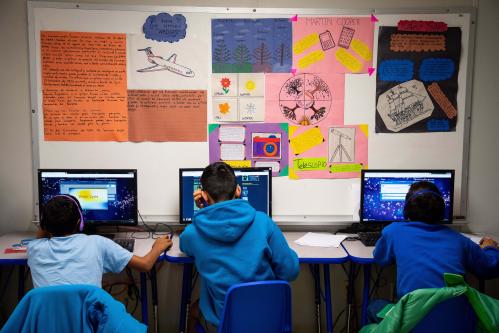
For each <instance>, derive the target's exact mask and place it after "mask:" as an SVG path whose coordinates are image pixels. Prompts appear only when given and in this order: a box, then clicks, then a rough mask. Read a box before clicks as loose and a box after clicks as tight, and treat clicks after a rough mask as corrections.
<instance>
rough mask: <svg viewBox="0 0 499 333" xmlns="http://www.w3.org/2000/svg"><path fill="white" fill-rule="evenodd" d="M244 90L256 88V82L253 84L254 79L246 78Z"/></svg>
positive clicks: (249, 90)
mask: <svg viewBox="0 0 499 333" xmlns="http://www.w3.org/2000/svg"><path fill="white" fill-rule="evenodd" d="M245 88H246V90H248V92H251V91H252V90H255V88H256V84H255V81H253V80H248V81H246V87H245Z"/></svg>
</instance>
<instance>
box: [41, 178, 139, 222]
mask: <svg viewBox="0 0 499 333" xmlns="http://www.w3.org/2000/svg"><path fill="white" fill-rule="evenodd" d="M38 194H39V206H40V215H41V212H42V208H43V205H44V204H45V203H46V202H47V201H49V200H50V199H51V198H52V197H54V196H56V195H61V194H69V195H72V196H74V197H75V198H77V199H78V201H79V203H80V205H81V208H82V213H83V218H84V219H85V224H95V225H97V224H105V225H136V224H137V171H136V170H76V169H75V170H38Z"/></svg>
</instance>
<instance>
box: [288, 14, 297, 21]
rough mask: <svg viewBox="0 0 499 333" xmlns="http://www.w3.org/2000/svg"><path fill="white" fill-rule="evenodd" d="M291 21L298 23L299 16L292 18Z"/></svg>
mask: <svg viewBox="0 0 499 333" xmlns="http://www.w3.org/2000/svg"><path fill="white" fill-rule="evenodd" d="M289 20H290V21H291V22H296V21H298V15H295V16H292V17H291V18H290V19H289Z"/></svg>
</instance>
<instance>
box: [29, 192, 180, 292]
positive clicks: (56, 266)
mask: <svg viewBox="0 0 499 333" xmlns="http://www.w3.org/2000/svg"><path fill="white" fill-rule="evenodd" d="M82 220H83V216H82V213H81V207H80V204H79V202H78V200H77V199H76V198H75V197H73V196H70V195H58V196H56V197H54V198H52V199H51V200H49V201H48V202H47V203H46V204H45V205H44V207H43V210H42V216H41V219H40V227H41V230H40V231H39V233H38V237H37V238H38V239H36V240H33V241H30V242H29V243H28V245H27V248H28V266H29V267H30V269H31V276H32V278H33V285H34V287H35V288H36V287H45V286H53V285H63V284H91V285H95V286H98V287H101V283H102V274H104V273H107V272H113V273H119V272H121V271H122V270H123V269H124V268H125V266H127V265H128V267H130V268H133V269H136V270H138V271H143V272H145V271H149V270H150V269H151V268H152V266H153V265H154V263H155V262H156V260H157V259H158V257H159V256H160V255H161V253H162V252H163V251H164V250H165V249H167V248H168V247H169V246H171V244H172V241H171V240H170V239H167V238H159V239H157V240H156V241H155V242H154V244H153V246H152V249H151V250H150V251H149V253H147V254H146V255H145V256H143V257H140V256H136V255H133V254H132V253H131V252H129V251H127V250H125V249H124V248H122V247H121V246H119V245H118V244H116V243H115V242H113V241H112V240H110V239H108V238H105V237H102V236H97V235H91V236H87V235H84V234H81V233H78V231H79V230H80V224H81V223H82Z"/></svg>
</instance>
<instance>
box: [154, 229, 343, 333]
mask: <svg viewBox="0 0 499 333" xmlns="http://www.w3.org/2000/svg"><path fill="white" fill-rule="evenodd" d="M305 233H306V232H284V233H283V234H284V237H285V238H286V240H287V242H288V245H289V247H290V248H291V249H293V250H294V251H295V252H296V254H297V255H298V258H299V262H300V263H307V264H310V265H311V266H312V270H313V271H314V282H315V303H316V308H317V312H316V313H317V322H318V324H319V325H320V318H321V316H320V305H321V298H320V274H319V273H320V272H319V270H320V269H319V265H322V266H323V273H324V287H325V303H326V327H327V332H328V333H329V332H332V331H333V311H332V302H331V282H330V274H329V264H341V263H344V262H346V261H348V254H347V252H346V251H345V250H344V249H343V248H342V247H341V246H340V247H337V248H334V247H330V248H324V247H311V246H302V245H298V244H296V243H295V242H294V241H295V240H296V239H298V238H300V237H302V236H303V235H305ZM164 259H165V260H167V261H168V262H171V263H179V264H183V265H184V271H183V278H182V299H181V303H180V324H179V332H181V333H183V332H185V330H186V326H187V325H186V320H187V318H188V315H189V304H190V302H191V292H192V290H191V280H192V268H193V263H194V261H193V259H192V258H190V257H188V256H186V255H185V254H184V253H183V252H182V251H180V248H179V238H178V235H177V234H176V235H175V236H174V238H173V246H172V247H171V248H170V250H168V252H167V253H166V256H165V257H164Z"/></svg>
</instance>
